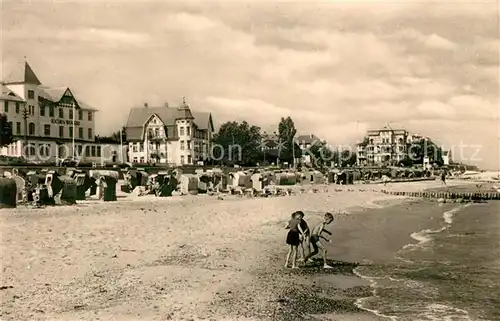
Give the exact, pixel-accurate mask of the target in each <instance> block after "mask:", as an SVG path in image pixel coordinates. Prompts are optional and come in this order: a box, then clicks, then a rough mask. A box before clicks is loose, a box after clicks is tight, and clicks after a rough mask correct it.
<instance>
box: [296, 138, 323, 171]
mask: <svg viewBox="0 0 500 321" xmlns="http://www.w3.org/2000/svg"><path fill="white" fill-rule="evenodd" d="M295 142H296V143H297V144H298V145H299V147H300V150H301V151H302V157H301V161H302V162H303V163H304V164H311V161H312V160H311V155H309V153H307V152H306V150H307V149H309V148H311V147H312V146H314V145H316V146H319V145H320V144H322V141H321V139H319V138H318V136H316V135H314V134H309V135H299V136H297V138H296V139H295Z"/></svg>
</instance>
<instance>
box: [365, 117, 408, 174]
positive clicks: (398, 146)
mask: <svg viewBox="0 0 500 321" xmlns="http://www.w3.org/2000/svg"><path fill="white" fill-rule="evenodd" d="M409 137H410V136H409V133H408V131H406V130H405V129H392V128H390V127H388V126H386V127H384V128H382V129H377V130H369V131H368V132H367V135H366V137H365V140H364V142H362V143H360V144H358V145H357V151H356V152H357V155H356V156H357V164H358V166H359V165H383V164H387V165H390V164H395V163H398V162H400V161H402V160H403V159H404V158H405V157H406V155H407V153H408V142H409V141H408V139H409Z"/></svg>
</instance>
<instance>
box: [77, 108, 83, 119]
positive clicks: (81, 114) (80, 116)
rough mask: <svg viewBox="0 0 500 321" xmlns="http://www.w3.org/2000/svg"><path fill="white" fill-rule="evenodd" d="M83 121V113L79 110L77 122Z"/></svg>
mask: <svg viewBox="0 0 500 321" xmlns="http://www.w3.org/2000/svg"><path fill="white" fill-rule="evenodd" d="M82 119H83V111H81V110H79V111H78V120H82Z"/></svg>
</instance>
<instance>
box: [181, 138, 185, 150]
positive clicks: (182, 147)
mask: <svg viewBox="0 0 500 321" xmlns="http://www.w3.org/2000/svg"><path fill="white" fill-rule="evenodd" d="M181 150H184V141H183V140H181Z"/></svg>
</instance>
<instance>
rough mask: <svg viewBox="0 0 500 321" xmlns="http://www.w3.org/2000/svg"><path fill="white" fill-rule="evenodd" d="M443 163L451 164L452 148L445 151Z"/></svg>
mask: <svg viewBox="0 0 500 321" xmlns="http://www.w3.org/2000/svg"><path fill="white" fill-rule="evenodd" d="M442 158H443V165H450V164H451V163H452V162H453V159H452V155H451V150H446V151H443V155H442Z"/></svg>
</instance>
